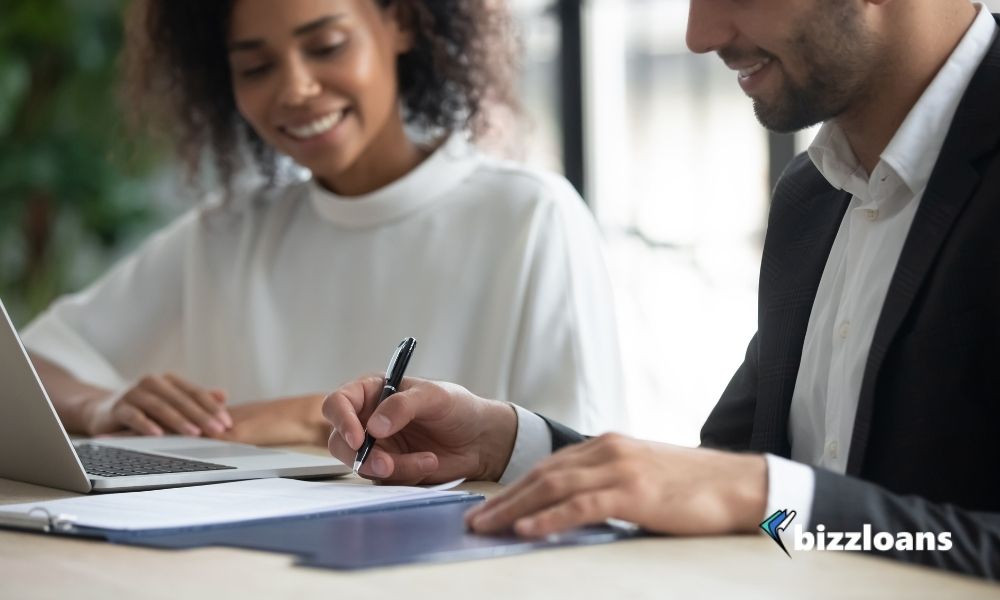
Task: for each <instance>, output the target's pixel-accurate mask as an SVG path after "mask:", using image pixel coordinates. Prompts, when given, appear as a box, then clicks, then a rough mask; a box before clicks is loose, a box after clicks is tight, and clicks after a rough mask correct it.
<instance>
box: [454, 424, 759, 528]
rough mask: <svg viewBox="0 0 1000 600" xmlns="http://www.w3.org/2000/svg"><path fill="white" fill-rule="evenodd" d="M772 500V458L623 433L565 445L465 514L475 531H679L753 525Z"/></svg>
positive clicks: (467, 522) (748, 526)
mask: <svg viewBox="0 0 1000 600" xmlns="http://www.w3.org/2000/svg"><path fill="white" fill-rule="evenodd" d="M766 502H767V462H766V460H765V459H764V457H763V456H761V455H751V454H735V453H729V452H719V451H716V450H707V449H701V448H682V447H678V446H671V445H668V444H660V443H655V442H646V441H641V440H636V439H632V438H628V437H625V436H622V435H618V434H607V435H603V436H601V437H599V438H595V439H592V440H589V441H586V442H584V443H582V444H577V445H574V446H570V447H568V448H564V449H563V450H561V451H560V452H557V453H556V454H553V455H552V456H550V457H548V458H547V459H545V460H544V461H542V462H541V463H539V464H538V466H537V467H535V469H533V470H532V471H531V472H530V473H529V474H528V475H526V476H525V477H524V478H522V479H521V480H519V481H518V482H516V483H515V484H513V485H512V486H510V487H509V488H508V489H506V490H504V492H503V493H501V494H500V495H498V496H496V497H494V498H492V499H490V500H489V501H487V502H485V503H483V504H481V505H480V506H477V507H476V508H474V509H472V510H471V511H469V512H468V513H467V515H466V524H467V525H468V526H469V527H470V528H471V529H472V530H473V531H475V532H477V533H498V532H501V531H506V530H510V529H511V528H513V530H514V531H515V532H516V533H517V534H518V535H521V536H525V537H542V536H546V535H549V534H552V533H557V532H560V531H564V530H567V529H572V528H574V527H580V526H583V525H588V524H594V523H601V522H603V521H605V520H606V519H610V518H615V519H621V520H624V521H630V522H632V523H635V524H636V525H639V526H640V527H642V528H643V529H645V530H647V531H652V532H658V533H669V534H674V535H712V534H727V533H745V532H751V531H754V529H755V528H756V527H757V525H758V524H759V523H760V520H761V519H762V518H763V517H764V510H765V507H766Z"/></svg>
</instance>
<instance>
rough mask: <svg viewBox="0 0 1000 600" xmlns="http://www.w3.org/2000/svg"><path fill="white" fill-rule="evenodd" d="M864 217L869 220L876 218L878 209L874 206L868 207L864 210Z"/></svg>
mask: <svg viewBox="0 0 1000 600" xmlns="http://www.w3.org/2000/svg"><path fill="white" fill-rule="evenodd" d="M865 218H866V219H868V220H869V221H874V220H876V219H878V210H876V209H874V208H869V209H867V210H866V211H865Z"/></svg>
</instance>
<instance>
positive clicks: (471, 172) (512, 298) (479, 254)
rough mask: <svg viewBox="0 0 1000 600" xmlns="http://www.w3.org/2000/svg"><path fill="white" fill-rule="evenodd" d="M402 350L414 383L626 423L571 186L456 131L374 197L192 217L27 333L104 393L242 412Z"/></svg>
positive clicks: (587, 422) (295, 195)
mask: <svg viewBox="0 0 1000 600" xmlns="http://www.w3.org/2000/svg"><path fill="white" fill-rule="evenodd" d="M407 336H413V337H415V338H417V340H418V346H417V350H416V352H415V353H414V356H413V359H412V361H411V363H410V367H409V369H408V370H407V374H408V375H413V376H421V377H427V378H433V379H441V380H447V381H453V382H456V383H459V384H461V385H464V386H466V387H468V388H469V389H470V390H471V391H473V392H474V393H476V394H479V395H482V396H485V397H488V398H495V399H500V400H506V401H512V402H517V403H519V404H521V405H523V406H525V407H529V408H530V409H531V410H537V411H540V412H542V413H545V414H548V415H552V416H553V417H554V418H556V419H561V420H564V421H565V422H567V423H571V424H573V425H574V426H577V427H580V428H582V429H583V430H584V431H588V432H599V431H604V430H608V429H615V428H619V427H621V426H622V425H623V421H624V409H623V407H622V404H621V398H622V395H621V393H620V389H621V367H620V359H619V354H618V340H617V329H616V326H615V321H614V316H613V306H612V295H611V290H610V284H609V280H608V275H607V271H606V267H605V263H604V259H603V256H602V252H601V240H600V236H599V233H598V230H597V228H596V226H595V224H594V221H593V219H592V217H591V215H590V213H589V212H588V211H587V209H586V207H585V206H584V204H583V203H582V201H581V200H580V197H579V196H578V195H577V193H576V192H575V191H574V190H573V188H572V187H571V186H570V185H569V184H568V183H567V182H566V181H565V180H564V179H562V178H560V177H558V176H555V175H551V174H546V173H540V172H535V171H530V170H527V169H525V168H523V167H520V166H516V165H514V164H511V163H507V162H503V161H499V160H495V159H491V158H488V157H486V156H484V155H482V154H480V153H479V152H477V151H476V150H474V149H473V148H472V147H471V146H470V145H469V144H467V143H466V142H465V141H464V140H462V139H461V138H459V137H457V136H456V137H453V138H452V139H451V140H449V141H448V143H446V144H445V145H444V146H442V147H441V148H440V149H439V150H437V151H436V152H435V153H434V154H433V155H432V156H430V157H429V158H428V159H426V160H425V161H424V162H423V163H422V164H421V165H420V166H419V167H417V168H416V169H415V170H413V171H412V172H411V173H409V174H408V175H406V176H405V177H403V178H402V179H400V180H398V181H396V182H394V183H392V184H390V185H389V186H386V187H385V188H383V189H380V190H378V191H375V192H373V193H371V194H368V195H365V196H362V197H356V198H343V197H338V196H336V195H334V194H331V193H330V192H328V191H326V190H324V189H323V188H321V187H320V186H319V185H318V184H316V183H315V182H313V181H306V182H301V183H296V184H293V185H288V186H283V187H280V188H276V189H272V190H266V189H259V190H257V191H255V192H254V193H252V194H248V195H246V196H245V197H241V198H238V199H236V200H235V201H233V202H231V203H229V204H226V205H222V206H218V205H216V206H214V207H201V208H199V209H196V210H193V211H191V212H189V213H188V214H186V215H184V216H183V217H182V218H180V219H179V220H177V221H176V222H175V223H173V224H172V225H170V226H169V227H167V228H166V229H164V230H163V231H161V232H159V233H158V234H156V235H155V236H153V237H152V239H150V240H149V241H148V242H147V243H146V244H145V245H144V246H143V247H142V248H141V249H139V250H138V251H137V252H136V253H135V254H133V255H132V256H130V257H129V258H127V259H126V260H124V261H123V262H122V263H121V264H119V265H118V266H116V267H115V268H114V269H113V270H112V271H110V272H109V273H108V274H107V275H105V276H104V277H103V278H102V279H100V280H99V281H98V282H97V283H95V284H94V285H92V286H91V287H89V288H88V289H86V290H84V291H82V292H80V293H77V294H74V295H72V296H68V297H65V298H63V299H61V300H59V301H58V302H56V303H55V304H54V305H53V306H52V307H51V308H50V309H49V310H48V311H47V312H45V313H44V314H43V315H41V316H40V317H39V318H38V319H37V320H36V321H34V322H33V323H32V324H31V325H30V326H29V327H28V328H27V330H26V331H25V332H24V336H23V337H24V343H25V345H26V346H27V347H28V348H29V349H30V350H31V351H33V352H36V353H38V354H40V355H42V356H45V357H47V358H49V359H50V360H53V361H54V362H56V363H57V364H59V365H61V366H63V367H64V368H66V369H68V370H69V371H70V372H71V373H73V374H74V375H75V376H77V377H78V378H80V379H82V380H85V381H88V382H91V383H94V384H97V385H100V386H103V387H107V388H110V389H120V388H122V387H123V386H126V385H128V382H130V381H133V380H135V379H137V378H139V377H141V376H142V375H144V374H147V373H159V372H164V371H173V372H176V373H178V374H180V375H181V376H183V377H186V378H189V379H190V380H191V381H192V382H194V383H197V384H200V385H203V386H212V387H219V388H222V389H224V390H226V391H227V392H228V393H229V394H230V402H231V403H233V404H240V403H246V402H253V401H258V400H268V399H274V398H279V397H284V396H290V395H298V394H307V393H319V392H328V391H331V390H333V389H335V388H336V387H337V386H339V385H340V384H342V383H344V382H346V381H348V380H350V379H353V378H355V377H357V376H359V375H362V374H365V373H372V372H380V371H382V370H384V369H385V366H386V363H387V362H388V360H389V357H390V355H391V354H392V351H393V349H394V348H395V347H396V346H397V344H398V343H399V341H400V340H401V339H402V338H404V337H407Z"/></svg>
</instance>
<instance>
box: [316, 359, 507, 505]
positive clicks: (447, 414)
mask: <svg viewBox="0 0 1000 600" xmlns="http://www.w3.org/2000/svg"><path fill="white" fill-rule="evenodd" d="M382 383H383V381H382V377H381V376H372V377H365V378H363V379H359V380H357V381H353V382H351V383H348V384H347V385H345V386H343V387H341V388H340V389H339V390H337V391H335V392H333V393H332V394H330V395H329V396H327V398H326V402H325V403H324V404H323V414H324V415H325V416H326V418H327V419H328V420H329V421H330V423H331V424H332V425H333V427H334V431H333V434H332V435H331V436H330V442H329V446H330V453H331V454H333V455H334V456H335V457H337V458H338V459H340V460H341V461H342V462H343V463H344V464H346V465H350V464H352V463H353V462H354V458H355V455H356V453H357V450H358V448H359V447H360V446H361V444H362V442H363V441H364V439H365V429H364V427H363V426H362V423H364V424H366V426H367V428H368V433H370V434H371V435H372V437H374V438H375V439H376V440H377V443H376V445H375V447H374V448H373V449H372V451H371V453H370V454H369V455H368V460H367V461H366V462H365V464H364V466H363V467H362V468H361V474H362V475H364V476H366V477H370V478H373V479H377V480H379V481H382V482H385V483H394V484H409V485H414V484H418V483H444V482H447V481H452V480H454V479H458V478H460V477H466V478H469V479H478V480H487V481H496V480H497V479H499V478H500V476H501V475H502V474H503V472H504V469H506V468H507V462H508V461H509V460H510V454H511V451H512V450H513V448H514V438H515V436H516V434H517V413H516V412H515V411H514V408H513V407H512V406H510V405H509V404H505V403H503V402H497V401H495V400H486V399H483V398H480V397H478V396H476V395H474V394H472V393H471V392H469V391H468V390H466V389H465V388H463V387H461V386H458V385H454V384H450V383H435V382H431V381H423V380H419V379H412V378H406V379H404V380H403V384H402V385H401V386H400V391H399V393H396V394H393V395H392V396H389V397H388V398H386V400H385V401H384V402H382V404H381V405H379V407H378V408H377V409H376V408H375V403H376V402H377V401H378V398H379V396H380V394H381V393H382Z"/></svg>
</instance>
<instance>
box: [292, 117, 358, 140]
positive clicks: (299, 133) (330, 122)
mask: <svg viewBox="0 0 1000 600" xmlns="http://www.w3.org/2000/svg"><path fill="white" fill-rule="evenodd" d="M343 118H344V111H339V112H335V113H332V114H329V115H327V116H325V117H322V118H320V119H316V120H315V121H313V122H312V123H307V124H305V125H302V126H301V127H285V131H286V132H288V133H289V134H291V135H292V137H297V138H299V139H306V138H311V137H315V136H317V135H322V134H324V133H326V132H327V131H330V130H331V129H333V128H334V126H336V125H337V123H340V121H341V119H343Z"/></svg>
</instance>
